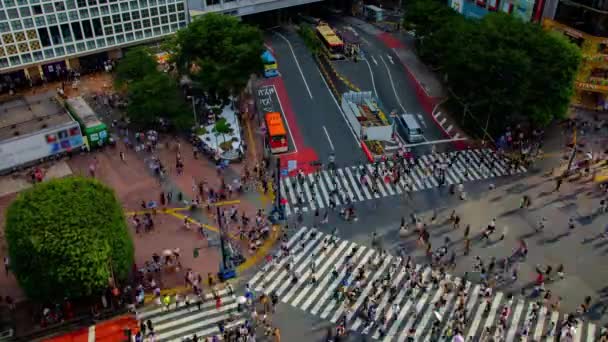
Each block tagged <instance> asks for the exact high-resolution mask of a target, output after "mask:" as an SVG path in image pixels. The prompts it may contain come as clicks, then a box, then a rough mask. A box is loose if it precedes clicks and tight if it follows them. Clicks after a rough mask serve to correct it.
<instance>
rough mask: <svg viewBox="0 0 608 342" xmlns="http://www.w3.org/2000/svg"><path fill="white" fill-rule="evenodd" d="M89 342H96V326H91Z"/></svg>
mask: <svg viewBox="0 0 608 342" xmlns="http://www.w3.org/2000/svg"><path fill="white" fill-rule="evenodd" d="M87 341H88V342H95V325H91V326H89V335H88V338H87Z"/></svg>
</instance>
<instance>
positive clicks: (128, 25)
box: [125, 23, 133, 32]
mask: <svg viewBox="0 0 608 342" xmlns="http://www.w3.org/2000/svg"><path fill="white" fill-rule="evenodd" d="M128 31H133V25H131V23H125V32H128Z"/></svg>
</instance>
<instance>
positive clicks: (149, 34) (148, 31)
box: [144, 29, 152, 38]
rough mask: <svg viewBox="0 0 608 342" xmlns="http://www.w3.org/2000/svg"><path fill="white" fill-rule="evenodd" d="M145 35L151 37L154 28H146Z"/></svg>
mask: <svg viewBox="0 0 608 342" xmlns="http://www.w3.org/2000/svg"><path fill="white" fill-rule="evenodd" d="M144 35H145V36H146V38H148V37H151V36H152V29H146V30H145V31H144Z"/></svg>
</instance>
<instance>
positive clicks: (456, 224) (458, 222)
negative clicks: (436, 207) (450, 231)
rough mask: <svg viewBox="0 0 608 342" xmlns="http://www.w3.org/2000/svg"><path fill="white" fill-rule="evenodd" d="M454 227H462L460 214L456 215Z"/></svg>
mask: <svg viewBox="0 0 608 342" xmlns="http://www.w3.org/2000/svg"><path fill="white" fill-rule="evenodd" d="M453 228H454V229H458V228H460V216H458V215H456V216H455V217H454V226H453Z"/></svg>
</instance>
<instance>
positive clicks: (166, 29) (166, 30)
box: [163, 25, 171, 34]
mask: <svg viewBox="0 0 608 342" xmlns="http://www.w3.org/2000/svg"><path fill="white" fill-rule="evenodd" d="M169 32H171V31H169V25H166V26H163V34H167V33H169Z"/></svg>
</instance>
